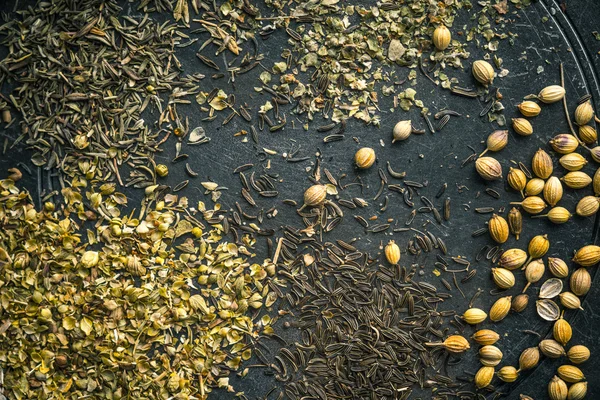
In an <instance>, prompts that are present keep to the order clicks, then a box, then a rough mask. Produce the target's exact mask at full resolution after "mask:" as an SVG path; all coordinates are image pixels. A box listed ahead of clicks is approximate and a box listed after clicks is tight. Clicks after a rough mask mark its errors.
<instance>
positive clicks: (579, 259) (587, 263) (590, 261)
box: [573, 244, 600, 267]
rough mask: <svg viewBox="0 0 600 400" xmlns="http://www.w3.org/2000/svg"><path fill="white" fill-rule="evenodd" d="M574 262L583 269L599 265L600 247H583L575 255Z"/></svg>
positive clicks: (591, 245)
mask: <svg viewBox="0 0 600 400" xmlns="http://www.w3.org/2000/svg"><path fill="white" fill-rule="evenodd" d="M573 262H575V263H577V264H579V265H581V266H582V267H591V266H592V265H595V264H598V262H600V246H596V245H593V244H590V245H587V246H583V247H582V248H580V249H579V250H577V252H576V253H575V257H573Z"/></svg>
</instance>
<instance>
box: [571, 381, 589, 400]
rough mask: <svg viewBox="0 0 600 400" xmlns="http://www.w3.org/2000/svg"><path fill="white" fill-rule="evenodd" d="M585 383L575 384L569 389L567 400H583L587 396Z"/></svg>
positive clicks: (586, 384)
mask: <svg viewBox="0 0 600 400" xmlns="http://www.w3.org/2000/svg"><path fill="white" fill-rule="evenodd" d="M587 387H588V383H587V382H577V383H574V384H572V385H571V387H569V393H568V395H567V399H568V400H583V399H585V396H586V395H587Z"/></svg>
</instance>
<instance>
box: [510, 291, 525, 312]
mask: <svg viewBox="0 0 600 400" xmlns="http://www.w3.org/2000/svg"><path fill="white" fill-rule="evenodd" d="M528 304H529V296H528V295H527V294H525V293H521V294H519V295H517V296H515V297H514V298H513V300H512V304H511V309H512V310H513V311H514V312H518V313H520V312H523V311H524V310H525V309H526V308H527V305H528Z"/></svg>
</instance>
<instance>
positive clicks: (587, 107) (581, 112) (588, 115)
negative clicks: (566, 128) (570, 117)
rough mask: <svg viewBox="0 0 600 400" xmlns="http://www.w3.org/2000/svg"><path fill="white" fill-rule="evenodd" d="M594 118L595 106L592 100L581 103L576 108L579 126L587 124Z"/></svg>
mask: <svg viewBox="0 0 600 400" xmlns="http://www.w3.org/2000/svg"><path fill="white" fill-rule="evenodd" d="M592 118H594V107H592V103H590V101H589V100H588V101H586V102H584V103H581V104H580V105H578V106H577V108H576V109H575V123H576V124H577V125H579V126H581V125H585V124H587V123H588V122H590V121H591V119H592Z"/></svg>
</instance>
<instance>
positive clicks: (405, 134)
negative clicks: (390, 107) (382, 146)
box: [392, 120, 412, 143]
mask: <svg viewBox="0 0 600 400" xmlns="http://www.w3.org/2000/svg"><path fill="white" fill-rule="evenodd" d="M411 132H412V122H411V121H410V120H406V121H400V122H398V123H397V124H396V125H394V129H393V130H392V137H393V139H392V143H395V142H397V141H402V140H406V139H408V138H409V137H410V134H411Z"/></svg>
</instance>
